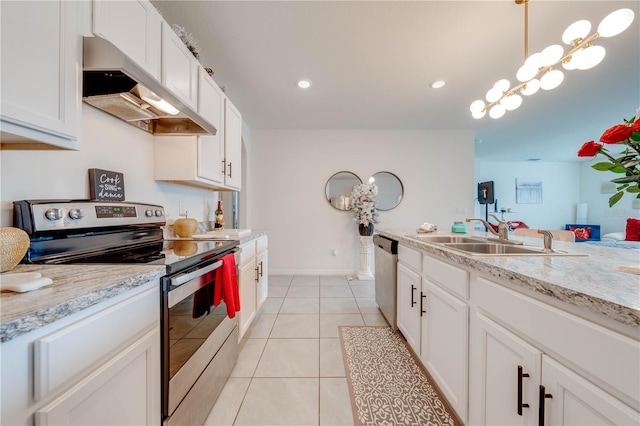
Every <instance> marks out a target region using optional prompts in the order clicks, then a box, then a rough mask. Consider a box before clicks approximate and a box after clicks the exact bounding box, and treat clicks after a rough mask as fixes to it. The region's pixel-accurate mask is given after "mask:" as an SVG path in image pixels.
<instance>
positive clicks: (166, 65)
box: [161, 22, 200, 110]
mask: <svg viewBox="0 0 640 426" xmlns="http://www.w3.org/2000/svg"><path fill="white" fill-rule="evenodd" d="M161 64H162V72H161V75H162V79H161V81H162V84H164V85H165V86H167V88H169V90H171V91H172V92H173V93H174V94H175V95H176V96H178V97H179V98H180V99H181V100H182V101H183V102H184V103H185V104H186V105H188V106H190V107H191V108H193V109H194V110H197V108H198V66H199V65H200V63H199V62H198V60H197V59H196V58H195V56H193V53H191V52H190V51H189V49H188V48H187V46H185V44H184V42H183V41H182V40H181V39H180V37H178V35H177V34H176V33H175V32H174V31H173V30H172V29H171V27H170V26H169V24H167V23H166V22H163V23H162V60H161Z"/></svg>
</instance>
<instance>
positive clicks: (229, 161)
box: [229, 161, 233, 177]
mask: <svg viewBox="0 0 640 426" xmlns="http://www.w3.org/2000/svg"><path fill="white" fill-rule="evenodd" d="M232 164H233V163H231V161H229V177H231V165H232Z"/></svg>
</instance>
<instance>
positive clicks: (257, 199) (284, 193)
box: [249, 129, 475, 274]
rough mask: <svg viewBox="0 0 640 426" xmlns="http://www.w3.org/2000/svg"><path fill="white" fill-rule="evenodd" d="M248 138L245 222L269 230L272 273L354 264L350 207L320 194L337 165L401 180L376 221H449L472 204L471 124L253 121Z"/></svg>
mask: <svg viewBox="0 0 640 426" xmlns="http://www.w3.org/2000/svg"><path fill="white" fill-rule="evenodd" d="M252 139H253V141H252V155H251V156H250V158H251V163H250V167H251V173H252V176H251V177H250V178H249V183H250V187H251V188H252V191H253V196H252V202H253V206H252V209H251V213H250V222H251V223H252V225H253V226H254V227H255V228H261V229H265V230H267V231H268V232H269V268H270V272H271V273H274V274H275V273H298V274H314V273H320V274H330V273H335V274H351V273H354V272H355V271H356V270H357V269H358V262H359V238H358V232H357V224H356V223H355V222H353V214H352V213H351V212H344V211H339V210H336V209H334V208H333V207H331V206H330V205H329V202H328V201H327V200H326V198H325V192H324V191H325V184H326V182H327V179H329V178H330V177H331V176H332V175H333V174H334V173H336V172H338V171H342V170H346V171H351V172H354V173H355V174H357V175H358V176H360V178H361V179H362V180H363V181H366V180H367V179H368V178H369V177H370V176H371V175H372V174H374V173H376V172H378V171H389V172H392V173H395V174H396V175H397V176H398V177H399V178H400V179H401V180H402V182H403V184H404V188H405V195H404V199H403V200H402V202H401V203H400V205H399V206H398V207H396V208H395V209H393V210H390V211H388V212H380V218H379V219H380V223H378V224H377V225H376V227H378V228H394V227H395V228H410V229H415V228H417V227H418V226H419V225H421V224H422V223H424V222H430V223H435V224H437V225H438V226H439V227H440V228H444V229H450V227H451V225H452V223H453V221H454V220H461V219H463V218H464V217H465V216H467V215H468V214H469V213H471V212H472V209H473V199H474V197H475V195H474V186H473V176H474V174H473V167H474V163H473V157H474V151H473V132H472V131H425V130H406V131H396V130H256V129H254V130H253V132H252ZM458 209H459V210H460V211H465V212H466V213H456V212H457V211H458ZM334 249H335V250H337V252H338V255H337V256H332V250H334Z"/></svg>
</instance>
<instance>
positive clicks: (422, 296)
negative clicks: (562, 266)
mask: <svg viewBox="0 0 640 426" xmlns="http://www.w3.org/2000/svg"><path fill="white" fill-rule="evenodd" d="M426 298H427V295H426V294H424V293H423V292H420V316H422V314H426V313H427V311H425V310H424V308H423V302H424V299H426Z"/></svg>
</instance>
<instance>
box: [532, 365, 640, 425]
mask: <svg viewBox="0 0 640 426" xmlns="http://www.w3.org/2000/svg"><path fill="white" fill-rule="evenodd" d="M614 362H615V361H614ZM542 384H543V386H544V392H545V394H547V395H549V396H550V398H545V399H544V404H545V407H544V408H545V410H544V414H545V415H544V423H541V424H545V425H575V426H583V425H604V424H608V425H632V424H636V425H637V424H640V413H638V412H637V411H635V410H633V409H631V408H630V407H629V406H628V405H625V404H623V403H622V402H620V401H619V400H617V399H615V398H613V397H612V396H611V395H609V394H607V393H606V392H604V391H603V390H601V389H600V388H598V387H596V386H595V385H593V384H592V383H591V382H588V381H587V380H585V379H584V378H582V377H580V376H578V375H577V374H576V373H574V372H573V371H571V370H569V369H568V368H566V367H564V366H563V365H561V364H559V363H558V362H556V361H554V360H553V359H551V358H549V357H548V356H546V355H543V356H542ZM540 403H542V402H540Z"/></svg>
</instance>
